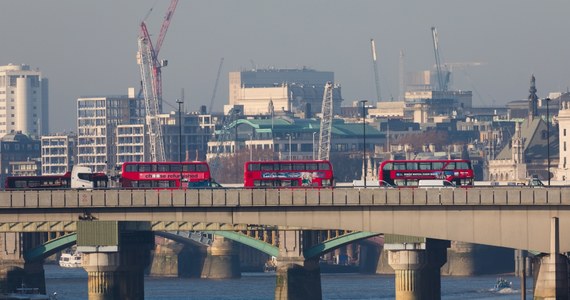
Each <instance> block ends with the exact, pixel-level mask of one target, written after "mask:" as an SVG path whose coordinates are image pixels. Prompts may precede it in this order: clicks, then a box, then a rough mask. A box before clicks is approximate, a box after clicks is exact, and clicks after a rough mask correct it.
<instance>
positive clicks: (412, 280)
mask: <svg viewBox="0 0 570 300" xmlns="http://www.w3.org/2000/svg"><path fill="white" fill-rule="evenodd" d="M449 245H450V243H449V241H442V240H434V239H426V241H425V243H412V244H401V245H398V244H390V245H384V246H385V247H386V248H388V249H391V250H389V251H388V263H389V264H390V266H391V267H392V269H394V272H395V276H396V277H395V289H396V299H398V300H416V299H430V300H432V299H441V267H442V266H443V265H444V264H445V263H446V261H447V248H448V247H449Z"/></svg>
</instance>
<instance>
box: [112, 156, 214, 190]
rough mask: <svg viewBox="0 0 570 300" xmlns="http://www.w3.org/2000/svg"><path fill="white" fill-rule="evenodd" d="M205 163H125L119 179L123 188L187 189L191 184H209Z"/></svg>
mask: <svg viewBox="0 0 570 300" xmlns="http://www.w3.org/2000/svg"><path fill="white" fill-rule="evenodd" d="M181 179H182V186H181ZM211 180H212V178H211V177H210V168H209V167H208V164H207V163H206V162H202V161H192V162H125V163H123V165H122V167H121V176H120V179H119V182H120V185H121V187H125V188H145V189H151V188H187V187H188V185H189V184H191V183H202V182H204V183H209V182H211Z"/></svg>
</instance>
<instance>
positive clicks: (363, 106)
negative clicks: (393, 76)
mask: <svg viewBox="0 0 570 300" xmlns="http://www.w3.org/2000/svg"><path fill="white" fill-rule="evenodd" d="M366 102H368V100H360V103H362V139H363V142H364V145H363V147H362V150H363V151H362V165H363V166H364V168H363V169H362V172H363V173H364V174H363V175H364V176H363V179H364V188H366V173H368V170H367V167H368V166H367V165H366Z"/></svg>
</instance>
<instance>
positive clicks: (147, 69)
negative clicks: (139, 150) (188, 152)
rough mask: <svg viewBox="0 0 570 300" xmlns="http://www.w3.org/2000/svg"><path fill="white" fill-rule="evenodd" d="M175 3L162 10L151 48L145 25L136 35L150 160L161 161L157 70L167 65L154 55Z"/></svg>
mask: <svg viewBox="0 0 570 300" xmlns="http://www.w3.org/2000/svg"><path fill="white" fill-rule="evenodd" d="M177 4H178V0H171V2H170V6H169V7H168V10H167V11H166V15H165V16H164V20H163V22H162V27H161V28H160V33H159V35H158V39H157V41H156V46H155V47H153V45H152V40H151V39H150V34H149V33H148V29H147V27H146V24H145V22H144V21H143V22H141V25H140V27H141V32H140V35H139V40H138V44H139V53H138V55H137V59H138V63H139V65H140V72H141V82H142V91H143V95H144V100H145V111H146V124H147V126H148V134H149V142H150V143H149V144H150V159H151V161H164V160H165V159H166V157H165V153H164V141H163V138H162V128H161V126H160V123H159V121H158V115H159V114H160V113H161V108H162V71H161V68H162V67H164V66H166V65H167V61H166V60H164V61H160V60H159V59H158V52H159V51H160V48H161V47H162V43H163V41H164V38H165V36H166V32H167V31H168V27H169V26H170V21H171V20H172V16H173V15H174V11H175V10H176V5H177Z"/></svg>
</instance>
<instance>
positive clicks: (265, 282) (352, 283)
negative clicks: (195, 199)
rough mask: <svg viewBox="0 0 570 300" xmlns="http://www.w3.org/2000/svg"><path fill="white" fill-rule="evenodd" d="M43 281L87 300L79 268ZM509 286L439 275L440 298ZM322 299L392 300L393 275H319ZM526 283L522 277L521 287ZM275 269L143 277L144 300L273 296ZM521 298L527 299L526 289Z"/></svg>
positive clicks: (50, 271)
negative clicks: (214, 276)
mask: <svg viewBox="0 0 570 300" xmlns="http://www.w3.org/2000/svg"><path fill="white" fill-rule="evenodd" d="M45 272H46V285H47V290H48V292H50V293H53V292H54V291H55V292H57V294H58V299H59V300H66V299H87V273H86V272H85V271H84V270H83V269H80V268H78V269H64V268H60V267H59V266H56V265H46V266H45ZM503 277H504V278H505V279H507V280H509V281H512V282H513V289H505V290H502V291H500V292H497V291H494V290H493V289H492V287H493V285H494V283H495V281H496V276H470V277H442V279H441V289H442V299H504V300H506V299H520V280H519V278H516V277H514V276H503ZM321 285H322V291H323V299H394V276H390V275H360V274H322V275H321ZM531 286H532V279H528V281H527V288H528V287H531ZM274 289H275V274H272V273H243V274H242V278H240V279H227V280H205V279H191V278H160V277H146V278H145V299H149V300H159V299H160V300H166V299H169V300H178V299H200V300H245V299H248V300H249V299H259V300H261V299H267V300H269V299H274ZM527 299H532V297H531V290H530V289H529V290H528V291H527Z"/></svg>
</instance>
